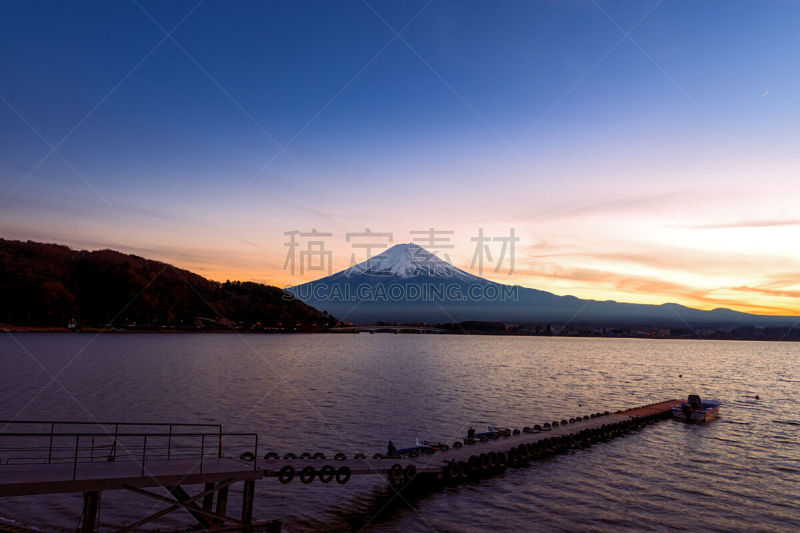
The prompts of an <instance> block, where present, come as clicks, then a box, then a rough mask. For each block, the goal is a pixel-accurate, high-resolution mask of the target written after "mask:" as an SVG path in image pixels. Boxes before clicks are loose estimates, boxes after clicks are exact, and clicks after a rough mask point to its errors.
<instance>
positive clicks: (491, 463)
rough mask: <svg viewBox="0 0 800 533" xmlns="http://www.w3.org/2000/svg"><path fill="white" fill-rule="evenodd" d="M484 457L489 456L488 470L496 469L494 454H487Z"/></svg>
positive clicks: (495, 456) (495, 455)
mask: <svg viewBox="0 0 800 533" xmlns="http://www.w3.org/2000/svg"><path fill="white" fill-rule="evenodd" d="M486 455H488V456H489V468H492V469H495V468H497V454H496V453H495V452H489V453H487V454H486Z"/></svg>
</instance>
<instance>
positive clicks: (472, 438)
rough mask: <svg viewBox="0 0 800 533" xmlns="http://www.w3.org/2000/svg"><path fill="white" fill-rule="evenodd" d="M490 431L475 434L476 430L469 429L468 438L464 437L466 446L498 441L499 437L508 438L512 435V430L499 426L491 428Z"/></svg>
mask: <svg viewBox="0 0 800 533" xmlns="http://www.w3.org/2000/svg"><path fill="white" fill-rule="evenodd" d="M488 429H489V431H484V432H483V433H475V430H474V429H472V428H469V431H467V436H466V437H464V443H465V444H473V443H475V442H478V441H480V442H485V441H487V440H489V439H496V438H498V437H507V436H509V435H511V430H510V429H508V428H498V427H497V426H489V428H488Z"/></svg>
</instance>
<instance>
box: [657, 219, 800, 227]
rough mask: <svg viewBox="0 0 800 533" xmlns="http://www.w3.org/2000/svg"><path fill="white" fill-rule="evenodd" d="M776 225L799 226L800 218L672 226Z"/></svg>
mask: <svg viewBox="0 0 800 533" xmlns="http://www.w3.org/2000/svg"><path fill="white" fill-rule="evenodd" d="M776 226H800V218H779V219H771V220H740V221H738V222H712V223H709V224H686V225H680V226H673V227H679V228H687V229H729V228H771V227H776Z"/></svg>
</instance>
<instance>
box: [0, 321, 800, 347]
mask: <svg viewBox="0 0 800 533" xmlns="http://www.w3.org/2000/svg"><path fill="white" fill-rule="evenodd" d="M370 331H372V332H374V333H383V334H403V335H419V334H425V335H495V336H507V337H567V338H575V337H581V338H608V339H662V340H664V339H684V340H686V339H688V340H732V341H771V342H781V341H783V342H800V324H798V327H794V328H777V327H770V328H753V327H742V328H733V329H713V328H706V329H703V330H690V329H679V330H664V329H647V328H631V329H628V328H592V327H588V326H587V327H578V326H573V327H568V328H564V329H562V330H558V329H551V331H549V332H547V330H546V326H542V327H540V329H539V331H537V330H536V329H535V327H533V328H527V327H525V328H523V327H517V326H510V327H509V326H504V327H502V328H500V327H493V324H492V323H485V324H481V323H475V322H472V323H470V324H466V325H463V326H462V325H461V324H442V325H436V326H425V325H420V324H391V325H388V324H383V325H365V326H353V325H347V326H338V327H331V328H319V327H318V328H307V329H302V328H286V329H282V328H272V329H260V330H251V329H244V328H224V327H219V328H175V327H163V328H97V327H85V328H81V329H69V328H66V327H48V326H18V325H12V324H0V332H4V333H96V334H137V333H159V334H170V333H182V334H186V333H199V334H204V333H229V334H235V333H245V334H253V333H257V334H300V333H305V334H308V333H326V334H337V335H341V334H358V333H362V334H363V333H366V334H369V333H370Z"/></svg>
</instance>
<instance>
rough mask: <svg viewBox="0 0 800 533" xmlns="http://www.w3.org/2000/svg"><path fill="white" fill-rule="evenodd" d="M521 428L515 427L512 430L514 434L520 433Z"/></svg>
mask: <svg viewBox="0 0 800 533" xmlns="http://www.w3.org/2000/svg"><path fill="white" fill-rule="evenodd" d="M519 433H520V432H519V428H514V431H512V432H511V434H512V435H519Z"/></svg>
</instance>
